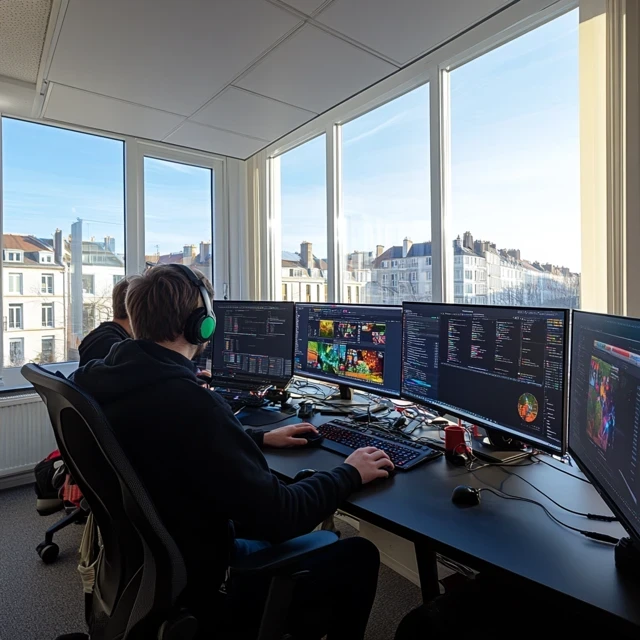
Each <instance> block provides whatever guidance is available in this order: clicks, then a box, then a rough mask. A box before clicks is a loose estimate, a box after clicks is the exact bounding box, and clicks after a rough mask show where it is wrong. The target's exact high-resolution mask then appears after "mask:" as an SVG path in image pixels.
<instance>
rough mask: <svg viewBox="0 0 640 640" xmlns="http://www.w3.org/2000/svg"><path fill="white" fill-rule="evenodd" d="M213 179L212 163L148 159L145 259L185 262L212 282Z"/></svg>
mask: <svg viewBox="0 0 640 640" xmlns="http://www.w3.org/2000/svg"><path fill="white" fill-rule="evenodd" d="M213 178H214V174H213V170H212V169H211V168H208V167H199V166H194V165H191V164H182V163H180V162H172V161H169V160H160V159H157V158H148V157H145V159H144V233H145V240H144V246H145V254H146V255H145V257H146V261H147V262H149V263H152V264H157V263H162V264H170V263H177V264H184V265H187V266H188V267H193V268H195V269H198V270H199V271H201V272H202V273H204V275H205V276H206V277H207V278H208V279H209V281H211V282H213V252H212V242H211V240H212V237H213V229H212V224H213V198H214V196H215V194H214V181H213ZM177 212H179V219H180V224H179V225H176V215H177Z"/></svg>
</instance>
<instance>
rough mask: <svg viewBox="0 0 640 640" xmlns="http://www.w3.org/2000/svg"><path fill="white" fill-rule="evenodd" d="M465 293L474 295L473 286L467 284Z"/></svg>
mask: <svg viewBox="0 0 640 640" xmlns="http://www.w3.org/2000/svg"><path fill="white" fill-rule="evenodd" d="M464 292H465V293H473V285H472V284H465V285H464Z"/></svg>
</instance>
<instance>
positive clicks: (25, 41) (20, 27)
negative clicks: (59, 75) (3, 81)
mask: <svg viewBox="0 0 640 640" xmlns="http://www.w3.org/2000/svg"><path fill="white" fill-rule="evenodd" d="M50 13H51V0H4V1H3V2H0V76H5V77H7V78H14V79H16V80H22V81H23V82H35V81H36V80H37V79H38V69H39V67H40V56H41V55H42V47H43V45H44V38H45V34H46V32H47V24H48V23H49V14H50Z"/></svg>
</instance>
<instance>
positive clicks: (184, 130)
mask: <svg viewBox="0 0 640 640" xmlns="http://www.w3.org/2000/svg"><path fill="white" fill-rule="evenodd" d="M164 142H170V143H172V144H179V145H182V146H183V147H189V148H192V149H202V150H203V151H210V152H211V153H218V154H221V155H224V156H233V157H234V158H241V159H243V160H244V159H245V158H248V157H249V156H252V155H253V154H254V153H255V152H256V151H259V150H260V149H262V148H263V147H265V146H266V145H267V142H268V141H267V140H256V139H255V138H247V137H245V136H241V135H238V134H237V133H231V132H230V131H222V130H221V129H214V128H213V127H207V126H205V125H203V124H197V123H195V122H185V123H184V124H183V125H182V126H180V127H179V128H178V129H176V131H174V132H173V133H172V134H171V135H170V136H169V137H168V138H167V139H166V140H165V141H164Z"/></svg>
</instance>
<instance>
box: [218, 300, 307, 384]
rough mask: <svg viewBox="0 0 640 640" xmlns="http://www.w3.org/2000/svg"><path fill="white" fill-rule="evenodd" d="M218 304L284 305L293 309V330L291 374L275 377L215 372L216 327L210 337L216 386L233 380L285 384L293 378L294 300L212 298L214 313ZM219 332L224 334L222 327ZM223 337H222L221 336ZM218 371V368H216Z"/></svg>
mask: <svg viewBox="0 0 640 640" xmlns="http://www.w3.org/2000/svg"><path fill="white" fill-rule="evenodd" d="M219 304H244V305H264V304H269V305H286V306H287V307H291V308H292V310H293V331H292V336H291V375H290V376H285V377H277V376H256V375H248V374H243V373H239V374H237V375H233V374H230V373H228V372H224V374H223V375H220V374H216V373H215V372H216V369H215V366H214V357H213V356H214V353H213V349H214V344H215V343H214V340H215V337H216V336H215V334H218V329H217V327H216V332H215V334H214V336H213V337H212V339H211V382H212V384H213V385H214V386H216V387H224V386H225V385H229V386H233V383H234V382H241V383H244V384H247V383H255V384H258V385H266V384H271V385H279V386H280V385H286V384H288V383H289V382H290V381H291V379H292V378H293V375H294V372H293V367H294V364H295V362H294V360H295V342H296V310H295V302H289V301H285V300H275V301H274V300H212V308H213V311H214V313H215V309H216V305H219ZM217 322H218V317H217V314H216V323H217ZM220 334H222V335H224V328H223V327H220ZM223 339H224V338H223ZM218 371H219V369H218Z"/></svg>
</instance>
